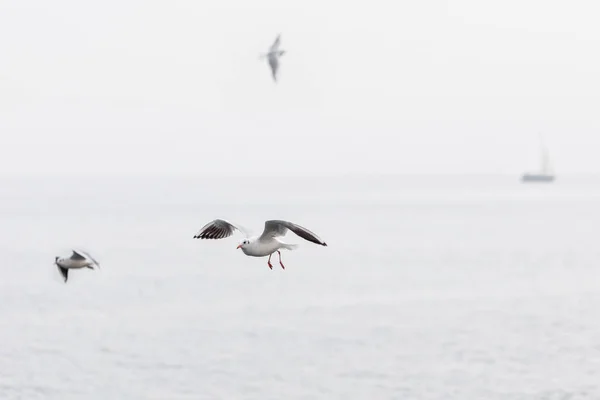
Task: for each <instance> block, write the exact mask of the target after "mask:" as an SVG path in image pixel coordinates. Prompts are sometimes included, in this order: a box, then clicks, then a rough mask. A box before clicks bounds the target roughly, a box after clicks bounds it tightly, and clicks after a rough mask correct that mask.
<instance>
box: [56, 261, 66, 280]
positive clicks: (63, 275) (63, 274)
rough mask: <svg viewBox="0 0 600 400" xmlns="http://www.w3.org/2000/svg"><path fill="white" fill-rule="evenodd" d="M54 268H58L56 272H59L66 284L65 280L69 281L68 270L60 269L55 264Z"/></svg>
mask: <svg viewBox="0 0 600 400" xmlns="http://www.w3.org/2000/svg"><path fill="white" fill-rule="evenodd" d="M56 267H57V268H58V270H59V271H60V274H61V275H62V277H63V279H64V280H65V282H67V279H69V270H68V269H66V268H63V267H61V266H60V265H58V264H56Z"/></svg>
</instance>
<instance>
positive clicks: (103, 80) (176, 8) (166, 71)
mask: <svg viewBox="0 0 600 400" xmlns="http://www.w3.org/2000/svg"><path fill="white" fill-rule="evenodd" d="M599 15H600V3H598V2H597V1H579V0H570V1H566V0H564V1H552V0H503V1H494V2H490V1H487V2H486V1H481V0H448V1H442V0H411V1H401V2H400V1H391V0H390V1H369V2H365V1H362V2H352V1H340V0H330V1H326V0H320V1H313V0H306V1H295V2H290V1H282V0H255V1H248V0H219V1H198V0H170V1H166V0H164V1H151V0H118V1H117V0H104V1H102V2H84V1H81V0H53V1H48V0H0V132H1V137H2V146H0V174H2V175H45V174H50V175H72V174H77V175H82V174H83V175H86V174H94V175H97V174H125V175H131V174H144V175H157V174H160V175H173V174H174V175H195V174H201V175H212V174H226V175H238V174H239V175H255V174H257V175H263V174H264V175H286V174H293V175H302V174H310V175H313V174H339V173H378V172H383V173H400V174H415V173H514V174H521V173H522V172H525V171H526V170H531V169H536V168H537V166H538V158H539V152H538V142H537V140H538V136H537V135H538V133H539V132H541V133H543V134H544V137H545V139H546V144H547V146H548V148H549V150H550V154H551V157H552V160H553V163H554V166H555V169H556V172H557V174H560V173H573V172H600V157H599V156H598V154H597V153H598V150H600V134H599V133H600V24H598V16H599ZM277 33H281V35H282V36H281V48H282V49H284V50H286V52H287V53H286V54H285V55H284V56H283V57H282V59H281V67H280V75H279V82H278V84H274V83H273V81H272V80H271V76H270V71H269V68H268V65H267V63H266V61H262V60H259V58H258V56H259V54H260V53H261V52H264V51H266V49H267V48H268V47H269V46H270V45H271V43H272V41H273V40H274V39H275V37H276V35H277Z"/></svg>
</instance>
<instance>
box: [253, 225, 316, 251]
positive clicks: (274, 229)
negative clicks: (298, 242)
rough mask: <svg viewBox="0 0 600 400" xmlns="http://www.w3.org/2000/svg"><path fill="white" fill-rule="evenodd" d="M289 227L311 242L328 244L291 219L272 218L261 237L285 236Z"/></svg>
mask: <svg viewBox="0 0 600 400" xmlns="http://www.w3.org/2000/svg"><path fill="white" fill-rule="evenodd" d="M288 229H289V230H290V231H292V232H294V233H295V234H296V235H298V236H300V237H301V238H302V239H305V240H308V241H309V242H313V243H316V244H320V245H321V246H327V243H325V242H324V241H323V240H321V238H319V237H318V236H317V235H315V234H314V233H312V232H311V231H309V230H308V229H306V228H304V227H302V226H300V225H296V224H294V223H292V222H289V221H281V220H271V221H266V222H265V230H264V231H263V233H262V235H261V236H260V238H259V240H260V239H267V238H274V237H277V236H284V235H285V234H286V233H287V231H288Z"/></svg>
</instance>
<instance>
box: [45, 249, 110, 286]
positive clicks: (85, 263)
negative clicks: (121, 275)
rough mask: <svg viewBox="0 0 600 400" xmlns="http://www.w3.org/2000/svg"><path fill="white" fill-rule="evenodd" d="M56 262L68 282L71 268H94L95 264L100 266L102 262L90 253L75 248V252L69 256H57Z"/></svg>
mask: <svg viewBox="0 0 600 400" xmlns="http://www.w3.org/2000/svg"><path fill="white" fill-rule="evenodd" d="M54 263H55V264H56V266H57V267H58V270H59V271H60V274H61V275H62V276H63V278H64V279H65V282H67V279H68V276H69V270H70V269H81V268H89V269H94V266H96V267H98V268H100V264H98V262H97V261H96V260H95V259H94V258H93V257H92V256H90V255H89V254H88V253H86V252H85V251H81V250H73V254H71V257H69V258H62V257H58V256H57V257H56V258H55V259H54Z"/></svg>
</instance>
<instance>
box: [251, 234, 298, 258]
mask: <svg viewBox="0 0 600 400" xmlns="http://www.w3.org/2000/svg"><path fill="white" fill-rule="evenodd" d="M258 239H259V238H258V236H254V237H251V238H249V239H248V241H249V243H248V244H247V245H245V246H241V247H240V248H241V249H242V251H243V252H244V254H245V255H247V256H250V257H266V256H268V255H271V254H273V253H275V252H276V251H277V250H279V249H286V250H294V249H295V248H296V246H298V245H296V244H288V243H284V242H282V241H281V240H279V239H276V238H272V239H271V240H263V241H261V240H258Z"/></svg>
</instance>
